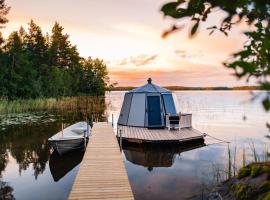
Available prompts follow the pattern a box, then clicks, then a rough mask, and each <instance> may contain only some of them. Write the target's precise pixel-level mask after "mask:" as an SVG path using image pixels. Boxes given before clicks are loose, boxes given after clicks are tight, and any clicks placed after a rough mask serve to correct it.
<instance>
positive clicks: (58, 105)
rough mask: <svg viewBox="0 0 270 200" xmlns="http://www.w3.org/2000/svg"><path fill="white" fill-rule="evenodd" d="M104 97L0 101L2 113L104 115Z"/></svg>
mask: <svg viewBox="0 0 270 200" xmlns="http://www.w3.org/2000/svg"><path fill="white" fill-rule="evenodd" d="M105 107H106V105H105V98H104V97H92V96H79V97H63V98H59V99H57V98H40V99H28V100H24V99H19V100H14V101H7V100H0V113H1V114H8V113H24V112H37V111H59V112H67V111H73V112H74V111H81V112H82V111H83V112H92V113H102V112H104V110H105Z"/></svg>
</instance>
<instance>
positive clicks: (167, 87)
mask: <svg viewBox="0 0 270 200" xmlns="http://www.w3.org/2000/svg"><path fill="white" fill-rule="evenodd" d="M134 88H136V87H132V86H119V87H114V88H110V89H109V90H107V91H127V90H132V89H134ZM164 88H166V89H168V90H174V91H186V90H260V88H259V86H236V87H185V86H164Z"/></svg>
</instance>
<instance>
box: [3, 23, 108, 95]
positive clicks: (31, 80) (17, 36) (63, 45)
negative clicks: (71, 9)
mask: <svg viewBox="0 0 270 200" xmlns="http://www.w3.org/2000/svg"><path fill="white" fill-rule="evenodd" d="M108 84H109V77H108V70H107V66H106V64H105V62H104V61H103V60H102V59H99V58H91V57H88V58H83V57H81V56H80V54H79V52H78V50H77V47H76V45H73V44H72V43H71V41H70V39H69V35H68V34H66V33H64V28H63V27H62V26H61V25H60V24H59V23H57V22H55V24H54V26H53V27H52V30H51V33H46V34H43V32H42V29H41V27H40V26H38V25H37V24H36V23H35V22H34V21H33V20H31V21H30V22H29V24H28V29H24V28H23V27H20V29H19V30H18V31H13V32H12V33H11V34H10V35H9V36H8V37H7V39H5V38H3V37H2V35H1V32H0V100H1V99H7V100H16V99H38V98H52V97H54V98H59V97H69V96H80V95H91V96H104V94H105V89H106V88H107V87H110V86H108Z"/></svg>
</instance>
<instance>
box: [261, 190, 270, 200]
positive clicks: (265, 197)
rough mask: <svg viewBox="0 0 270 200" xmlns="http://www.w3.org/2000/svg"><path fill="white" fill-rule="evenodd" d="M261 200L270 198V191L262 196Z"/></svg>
mask: <svg viewBox="0 0 270 200" xmlns="http://www.w3.org/2000/svg"><path fill="white" fill-rule="evenodd" d="M261 200H270V192H267V193H266V194H265V195H264V196H263V197H262V198H261Z"/></svg>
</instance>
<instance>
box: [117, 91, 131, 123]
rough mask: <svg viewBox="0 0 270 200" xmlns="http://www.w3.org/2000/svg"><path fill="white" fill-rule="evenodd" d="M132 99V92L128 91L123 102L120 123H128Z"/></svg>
mask: <svg viewBox="0 0 270 200" xmlns="http://www.w3.org/2000/svg"><path fill="white" fill-rule="evenodd" d="M131 100H132V94H130V93H126V94H125V97H124V101H123V104H122V108H121V112H120V115H119V118H118V124H121V125H127V121H128V115H129V110H130V105H131Z"/></svg>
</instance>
